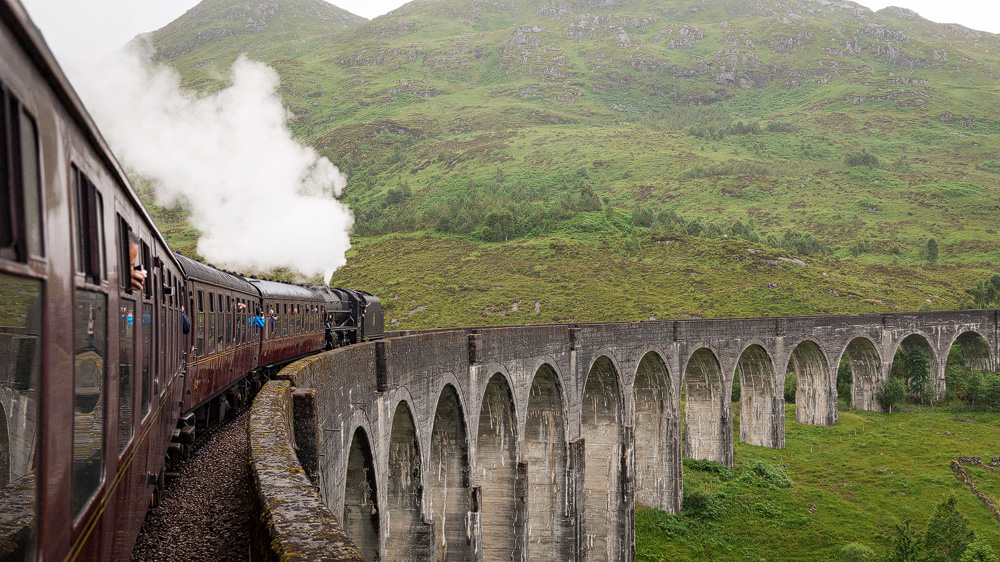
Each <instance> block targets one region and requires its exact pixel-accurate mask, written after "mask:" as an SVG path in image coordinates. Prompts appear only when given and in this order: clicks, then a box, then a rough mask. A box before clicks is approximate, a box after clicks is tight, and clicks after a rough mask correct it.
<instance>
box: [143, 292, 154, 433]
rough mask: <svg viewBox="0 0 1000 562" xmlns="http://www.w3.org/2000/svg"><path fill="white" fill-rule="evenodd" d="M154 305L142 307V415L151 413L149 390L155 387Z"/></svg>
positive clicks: (146, 304)
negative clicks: (153, 382)
mask: <svg viewBox="0 0 1000 562" xmlns="http://www.w3.org/2000/svg"><path fill="white" fill-rule="evenodd" d="M152 381H153V305H151V304H149V303H143V305H142V415H143V417H145V416H146V414H148V413H149V389H150V388H151V387H152V386H153V385H152Z"/></svg>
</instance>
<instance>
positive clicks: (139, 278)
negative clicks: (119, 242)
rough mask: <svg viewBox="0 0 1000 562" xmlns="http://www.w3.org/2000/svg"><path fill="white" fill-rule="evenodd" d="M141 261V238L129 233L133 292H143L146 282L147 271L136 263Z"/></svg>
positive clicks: (129, 260)
mask: <svg viewBox="0 0 1000 562" xmlns="http://www.w3.org/2000/svg"><path fill="white" fill-rule="evenodd" d="M138 260H139V237H138V236H136V235H135V233H134V232H132V231H129V233H128V262H129V263H130V264H132V290H133V291H141V290H142V284H143V282H145V281H146V270H145V269H143V268H142V264H139V263H136V262H137V261H138Z"/></svg>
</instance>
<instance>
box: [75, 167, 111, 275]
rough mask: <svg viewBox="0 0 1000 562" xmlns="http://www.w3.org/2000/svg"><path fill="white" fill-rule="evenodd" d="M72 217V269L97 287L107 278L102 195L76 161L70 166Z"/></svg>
mask: <svg viewBox="0 0 1000 562" xmlns="http://www.w3.org/2000/svg"><path fill="white" fill-rule="evenodd" d="M70 173H71V181H72V185H73V210H74V218H75V223H76V224H75V227H76V228H75V229H74V230H75V234H76V241H75V242H76V243H75V244H74V248H75V250H76V252H75V253H76V256H75V258H74V262H75V265H76V272H77V274H78V275H82V276H83V277H84V279H86V282H87V283H89V284H92V285H97V286H100V285H101V284H102V283H103V282H104V280H105V279H107V267H106V265H107V264H106V263H105V255H104V254H105V249H104V197H103V196H102V195H101V192H100V190H99V189H97V186H96V185H94V182H92V181H90V178H89V177H87V174H85V173H84V172H83V171H82V170H80V168H79V167H78V166H77V165H76V164H72V165H71V166H70Z"/></svg>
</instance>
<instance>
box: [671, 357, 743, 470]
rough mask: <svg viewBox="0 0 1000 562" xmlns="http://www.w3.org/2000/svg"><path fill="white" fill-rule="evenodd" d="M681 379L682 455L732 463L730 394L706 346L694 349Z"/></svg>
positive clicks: (716, 359)
mask: <svg viewBox="0 0 1000 562" xmlns="http://www.w3.org/2000/svg"><path fill="white" fill-rule="evenodd" d="M683 381H684V383H683V384H684V392H685V395H686V398H685V405H684V457H685V458H689V459H704V460H710V461H716V462H721V463H723V464H726V465H728V466H732V464H733V437H732V435H733V434H732V431H733V425H732V412H731V406H730V397H729V395H728V394H727V393H726V392H725V387H724V385H725V381H724V380H723V376H722V366H721V365H720V363H719V359H718V357H717V356H716V355H715V353H714V352H713V351H712V350H711V349H709V348H707V347H700V348H698V349H696V350H695V351H694V352H693V353H692V354H691V355H690V357H689V358H688V360H687V364H686V365H685V367H684V373H683Z"/></svg>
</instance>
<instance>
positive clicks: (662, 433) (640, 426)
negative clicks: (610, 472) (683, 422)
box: [632, 351, 680, 512]
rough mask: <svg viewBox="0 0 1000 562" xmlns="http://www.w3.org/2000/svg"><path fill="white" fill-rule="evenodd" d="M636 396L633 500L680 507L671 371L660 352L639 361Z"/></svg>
mask: <svg viewBox="0 0 1000 562" xmlns="http://www.w3.org/2000/svg"><path fill="white" fill-rule="evenodd" d="M632 387H633V391H634V393H635V400H634V402H633V403H634V405H635V416H634V417H633V421H632V424H633V427H634V428H635V488H636V490H635V501H636V503H638V504H641V505H645V506H648V507H655V508H659V509H662V510H664V511H667V512H673V511H676V510H677V508H679V498H677V497H676V496H677V495H678V494H677V490H676V487H675V485H674V482H675V480H676V478H677V477H678V476H680V472H679V469H680V441H679V440H678V435H679V433H680V428H679V427H678V419H677V413H676V412H675V411H674V409H673V408H674V392H673V388H672V385H671V381H670V372H669V371H668V369H667V365H666V363H665V362H664V361H663V358H662V357H661V356H660V354H659V353H657V352H655V351H650V352H648V353H646V354H645V355H644V356H643V357H642V359H641V360H640V361H639V367H638V369H637V370H636V374H635V380H634V383H633V385H632Z"/></svg>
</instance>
